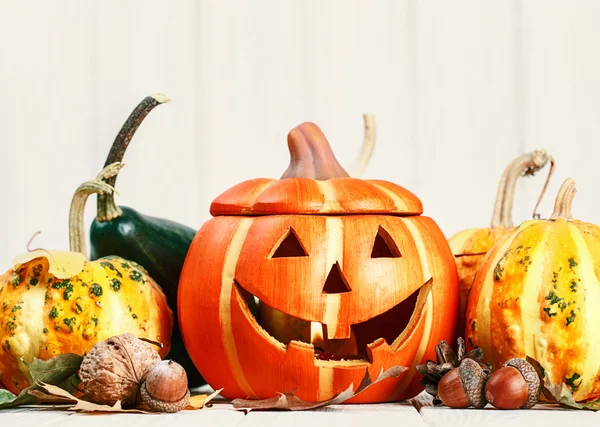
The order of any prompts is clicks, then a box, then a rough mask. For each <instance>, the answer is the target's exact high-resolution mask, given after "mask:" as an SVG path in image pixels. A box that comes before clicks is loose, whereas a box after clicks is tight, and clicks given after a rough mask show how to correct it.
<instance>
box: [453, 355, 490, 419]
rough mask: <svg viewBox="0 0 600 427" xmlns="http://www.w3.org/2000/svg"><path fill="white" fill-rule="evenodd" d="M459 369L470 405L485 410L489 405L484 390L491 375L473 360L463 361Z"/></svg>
mask: <svg viewBox="0 0 600 427" xmlns="http://www.w3.org/2000/svg"><path fill="white" fill-rule="evenodd" d="M458 369H459V374H460V379H461V381H462V384H463V387H464V389H465V393H466V394H467V398H468V399H469V403H470V404H471V406H473V407H475V408H483V407H484V406H485V405H486V404H487V400H486V399H485V393H484V392H483V389H484V387H485V383H486V381H487V379H488V378H489V375H488V374H487V373H486V372H485V371H484V370H483V368H482V367H481V365H480V364H479V363H477V362H476V361H475V360H473V359H463V361H462V362H461V363H460V365H459V367H458Z"/></svg>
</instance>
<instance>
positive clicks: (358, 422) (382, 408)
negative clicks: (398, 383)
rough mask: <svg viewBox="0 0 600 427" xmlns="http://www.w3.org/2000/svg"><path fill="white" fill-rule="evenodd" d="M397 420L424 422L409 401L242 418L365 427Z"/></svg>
mask: <svg viewBox="0 0 600 427" xmlns="http://www.w3.org/2000/svg"><path fill="white" fill-rule="evenodd" d="M389 423H393V424H392V425H395V424H396V423H398V424H400V425H402V426H406V427H413V426H414V427H421V426H423V427H424V426H425V423H424V422H423V420H422V418H421V417H420V416H419V413H418V412H417V411H416V409H415V408H414V407H412V406H411V405H409V404H406V403H392V404H380V405H334V406H329V407H325V408H321V409H317V410H313V411H302V412H269V411H264V412H253V411H250V412H249V413H248V415H246V417H245V418H244V420H243V424H242V426H244V427H263V426H286V427H304V426H308V425H324V426H333V425H335V426H338V425H340V426H341V425H343V426H345V427H364V426H366V425H389Z"/></svg>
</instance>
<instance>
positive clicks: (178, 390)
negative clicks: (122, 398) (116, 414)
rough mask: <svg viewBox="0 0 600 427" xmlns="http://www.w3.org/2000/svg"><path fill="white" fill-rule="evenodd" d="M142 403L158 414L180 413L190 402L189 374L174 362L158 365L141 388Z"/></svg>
mask: <svg viewBox="0 0 600 427" xmlns="http://www.w3.org/2000/svg"><path fill="white" fill-rule="evenodd" d="M140 394H141V398H142V402H143V403H145V404H146V405H147V406H148V407H149V408H150V409H151V410H153V411H156V412H178V411H181V410H182V409H185V408H186V407H187V406H188V404H189V402H190V390H189V389H188V379H187V374H186V373H185V370H184V369H183V367H182V366H181V365H180V364H179V363H177V362H173V361H172V360H163V361H162V362H160V363H158V364H156V365H155V366H154V367H153V368H152V369H151V370H150V372H149V373H148V375H147V376H146V379H145V381H144V382H143V383H142V386H141V387H140Z"/></svg>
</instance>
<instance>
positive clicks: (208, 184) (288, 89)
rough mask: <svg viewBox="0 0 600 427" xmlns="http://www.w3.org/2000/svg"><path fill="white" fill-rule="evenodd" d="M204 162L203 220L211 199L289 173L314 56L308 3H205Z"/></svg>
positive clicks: (201, 69)
mask: <svg viewBox="0 0 600 427" xmlns="http://www.w3.org/2000/svg"><path fill="white" fill-rule="evenodd" d="M197 17H198V19H197V21H196V26H197V40H198V47H197V51H196V52H197V54H198V55H199V57H200V60H199V64H198V81H197V84H198V86H197V92H196V93H197V95H198V99H199V103H198V111H199V114H198V116H197V127H198V133H197V141H198V144H200V146H201V152H200V153H199V154H198V156H199V158H198V159H197V163H198V164H199V165H200V164H202V166H201V169H200V170H199V174H200V176H199V178H198V179H200V180H201V182H202V183H203V187H202V190H201V192H200V193H198V194H193V195H191V197H194V198H197V199H198V200H199V201H200V209H201V213H200V215H202V217H203V219H207V218H209V215H208V209H209V206H210V202H212V200H213V199H214V198H215V197H217V196H218V195H219V194H220V193H222V192H223V191H225V190H226V189H228V188H229V187H231V186H233V185H235V184H237V183H239V182H241V181H244V180H247V179H252V178H257V177H272V178H279V177H280V176H281V174H282V173H283V172H284V171H285V169H286V168H287V165H288V163H289V154H288V149H287V139H286V138H287V134H288V132H289V130H291V129H292V128H293V127H295V126H296V125H298V124H300V123H301V122H303V121H305V118H306V111H307V110H306V109H307V101H306V100H307V96H308V95H307V91H308V87H309V83H308V82H307V73H308V70H309V61H310V55H311V53H310V51H309V50H308V46H307V42H306V40H307V37H308V36H309V31H310V26H309V19H310V18H309V16H308V8H307V6H306V5H305V3H304V2H280V1H276V0H270V1H266V0H260V1H239V2H230V1H224V2H213V1H206V0H205V1H202V2H199V7H198V10H197Z"/></svg>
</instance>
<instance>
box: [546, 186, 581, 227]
mask: <svg viewBox="0 0 600 427" xmlns="http://www.w3.org/2000/svg"><path fill="white" fill-rule="evenodd" d="M576 192H577V190H576V189H575V181H573V180H572V179H571V178H567V179H566V180H565V182H563V184H562V185H561V186H560V189H559V190H558V195H557V196H556V200H555V201H554V212H552V216H551V217H550V219H551V220H553V221H554V220H557V219H558V218H562V219H566V220H567V221H572V220H573V216H572V215H571V206H572V205H573V198H574V197H575V193H576Z"/></svg>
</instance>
